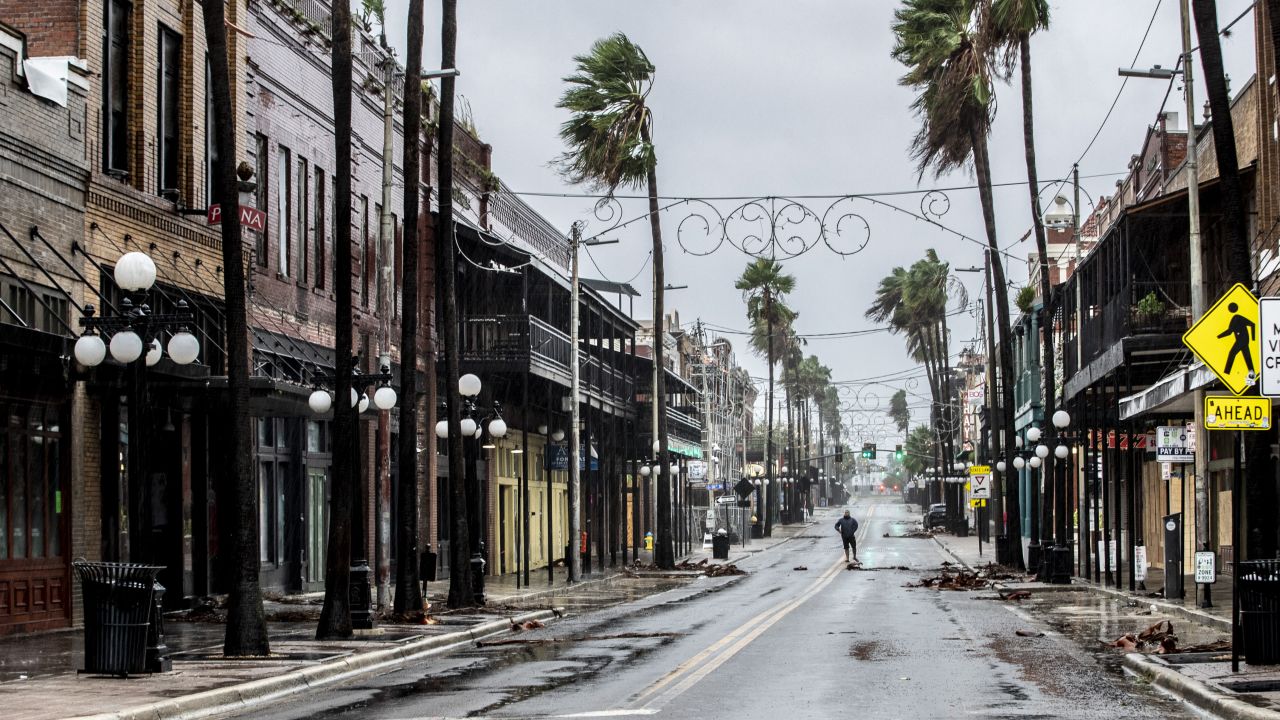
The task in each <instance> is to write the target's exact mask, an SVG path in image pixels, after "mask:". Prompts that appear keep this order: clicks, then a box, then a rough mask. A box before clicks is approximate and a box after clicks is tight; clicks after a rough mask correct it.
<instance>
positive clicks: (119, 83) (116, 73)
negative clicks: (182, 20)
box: [102, 0, 130, 179]
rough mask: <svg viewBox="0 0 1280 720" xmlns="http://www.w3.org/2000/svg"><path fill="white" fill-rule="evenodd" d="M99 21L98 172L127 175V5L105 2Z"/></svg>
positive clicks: (122, 0)
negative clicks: (99, 138) (100, 81)
mask: <svg viewBox="0 0 1280 720" xmlns="http://www.w3.org/2000/svg"><path fill="white" fill-rule="evenodd" d="M105 7H106V12H105V13H104V14H103V18H102V170H103V172H106V173H107V174H108V175H111V176H113V177H119V178H121V179H123V178H125V177H128V175H129V121H128V117H129V115H128V108H129V14H130V7H129V3H127V2H125V0H106V2H105Z"/></svg>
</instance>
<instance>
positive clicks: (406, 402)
mask: <svg viewBox="0 0 1280 720" xmlns="http://www.w3.org/2000/svg"><path fill="white" fill-rule="evenodd" d="M422 6H423V0H409V49H408V57H407V59H406V60H405V71H404V76H405V81H404V182H405V188H404V238H403V240H402V241H401V253H402V257H401V259H400V268H401V277H400V306H401V311H400V448H399V453H400V460H399V465H400V483H399V485H398V486H397V487H396V504H397V510H398V513H397V515H398V516H399V517H397V518H396V522H397V525H398V528H397V530H398V532H397V534H396V558H397V562H396V599H395V611H396V612H397V613H404V612H409V611H412V610H420V609H422V600H423V598H422V588H421V585H420V584H419V581H418V562H417V558H418V450H417V446H418V402H419V400H418V272H419V270H420V268H421V258H419V257H418V209H419V208H420V207H421V205H420V203H421V202H422V193H421V192H420V190H419V187H420V184H421V182H420V181H421V175H422V139H421V138H422V83H421V81H420V80H419V78H420V77H421V76H422V35H423V7H422Z"/></svg>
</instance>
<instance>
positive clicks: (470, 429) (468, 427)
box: [462, 418, 476, 438]
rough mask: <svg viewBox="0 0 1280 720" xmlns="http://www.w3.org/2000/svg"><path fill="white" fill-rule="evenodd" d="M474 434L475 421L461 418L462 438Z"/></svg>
mask: <svg viewBox="0 0 1280 720" xmlns="http://www.w3.org/2000/svg"><path fill="white" fill-rule="evenodd" d="M475 434H476V421H475V420H472V419H471V418H462V437H464V438H465V437H471V436H472V435H475Z"/></svg>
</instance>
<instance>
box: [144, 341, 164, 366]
mask: <svg viewBox="0 0 1280 720" xmlns="http://www.w3.org/2000/svg"><path fill="white" fill-rule="evenodd" d="M163 354H164V352H163V350H161V349H160V340H159V339H157V338H151V345H149V346H148V347H147V367H154V366H155V364H156V363H158V362H160V356H161V355H163Z"/></svg>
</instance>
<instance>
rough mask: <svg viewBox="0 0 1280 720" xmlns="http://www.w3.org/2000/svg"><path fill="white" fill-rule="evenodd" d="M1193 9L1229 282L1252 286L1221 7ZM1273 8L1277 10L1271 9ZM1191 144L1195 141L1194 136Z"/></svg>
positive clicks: (1194, 3) (1209, 1) (1203, 3)
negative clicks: (1221, 34) (1219, 188)
mask: <svg viewBox="0 0 1280 720" xmlns="http://www.w3.org/2000/svg"><path fill="white" fill-rule="evenodd" d="M1191 7H1192V8H1193V9H1194V11H1195V21H1196V39H1197V40H1199V42H1200V63H1201V66H1202V67H1203V68H1204V86H1205V94H1206V95H1208V96H1209V113H1210V115H1209V117H1210V118H1211V119H1212V122H1211V123H1210V124H1211V126H1212V128H1213V148H1214V153H1215V155H1216V156H1217V162H1218V179H1219V182H1220V183H1221V184H1222V215H1223V218H1224V220H1225V222H1224V223H1223V227H1224V230H1225V231H1226V232H1225V234H1226V243H1225V244H1226V249H1227V252H1226V261H1227V262H1226V270H1227V276H1228V277H1227V279H1228V280H1229V281H1230V282H1239V283H1244V284H1245V285H1246V286H1248V287H1251V286H1252V285H1253V270H1252V264H1251V253H1250V249H1249V236H1248V233H1247V230H1246V227H1247V226H1246V224H1245V215H1244V207H1245V204H1244V191H1243V189H1242V188H1241V186H1240V160H1239V158H1238V156H1237V155H1236V132H1235V127H1234V124H1233V123H1232V120H1231V93H1230V91H1229V90H1228V88H1227V76H1226V72H1225V70H1224V68H1223V65H1222V44H1221V43H1220V42H1219V40H1218V34H1219V33H1218V4H1217V3H1216V2H1214V0H1191ZM1272 9H1275V8H1271V7H1269V8H1268V10H1272ZM1191 142H1194V137H1193V138H1192V140H1191Z"/></svg>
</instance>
